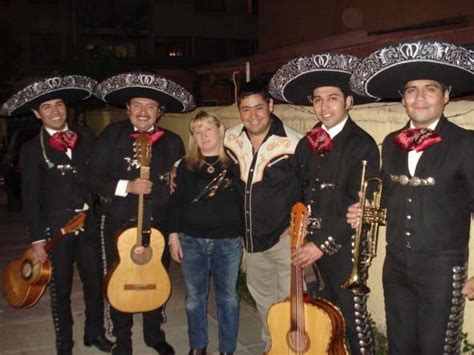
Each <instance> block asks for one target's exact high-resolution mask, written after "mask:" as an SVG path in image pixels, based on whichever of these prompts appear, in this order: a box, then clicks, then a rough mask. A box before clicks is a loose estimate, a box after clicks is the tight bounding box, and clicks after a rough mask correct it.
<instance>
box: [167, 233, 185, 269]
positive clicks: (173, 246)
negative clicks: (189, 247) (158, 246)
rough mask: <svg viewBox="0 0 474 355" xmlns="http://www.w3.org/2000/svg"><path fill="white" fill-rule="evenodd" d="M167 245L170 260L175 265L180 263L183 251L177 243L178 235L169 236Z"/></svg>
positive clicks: (178, 242) (179, 243)
mask: <svg viewBox="0 0 474 355" xmlns="http://www.w3.org/2000/svg"><path fill="white" fill-rule="evenodd" d="M168 245H169V248H170V255H171V258H172V259H173V260H174V261H176V262H177V263H181V260H183V249H182V248H181V242H180V241H179V234H178V233H171V234H170V236H169V239H168Z"/></svg>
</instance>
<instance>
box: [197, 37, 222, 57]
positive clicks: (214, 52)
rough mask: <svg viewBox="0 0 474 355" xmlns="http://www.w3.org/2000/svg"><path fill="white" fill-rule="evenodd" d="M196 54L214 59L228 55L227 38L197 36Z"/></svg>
mask: <svg viewBox="0 0 474 355" xmlns="http://www.w3.org/2000/svg"><path fill="white" fill-rule="evenodd" d="M195 54H196V56H197V57H201V58H209V59H212V60H213V61H216V60H219V59H223V58H225V57H226V40H225V39H218V38H196V44H195Z"/></svg>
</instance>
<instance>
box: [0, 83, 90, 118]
mask: <svg viewBox="0 0 474 355" xmlns="http://www.w3.org/2000/svg"><path fill="white" fill-rule="evenodd" d="M96 85H97V81H95V80H94V79H92V78H89V77H87V76H81V75H68V76H54V77H49V78H44V79H41V80H36V81H34V82H33V83H31V84H29V85H27V86H26V87H25V88H23V89H21V90H20V91H18V92H17V93H16V94H14V95H13V96H12V97H10V98H9V99H8V100H7V101H5V103H4V104H3V105H2V107H1V109H0V115H2V116H20V115H25V114H27V113H30V112H31V109H32V108H36V107H38V106H39V105H40V104H41V103H42V102H45V101H48V100H54V99H63V100H64V102H65V103H67V104H72V103H75V102H78V101H81V100H85V99H87V98H88V97H90V96H91V95H92V93H93V91H94V88H95V86H96Z"/></svg>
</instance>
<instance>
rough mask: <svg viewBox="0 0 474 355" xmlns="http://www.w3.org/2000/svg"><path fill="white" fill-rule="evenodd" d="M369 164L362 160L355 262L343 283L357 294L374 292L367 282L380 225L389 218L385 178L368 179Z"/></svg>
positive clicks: (354, 250)
mask: <svg viewBox="0 0 474 355" xmlns="http://www.w3.org/2000/svg"><path fill="white" fill-rule="evenodd" d="M366 167H367V160H362V176H361V182H360V191H361V197H360V200H359V204H360V208H361V214H360V217H359V220H358V222H359V223H358V224H357V229H356V233H355V236H354V247H353V249H352V256H353V262H354V265H353V266H352V272H351V275H350V277H349V278H348V279H347V281H346V282H344V284H342V285H341V287H342V288H344V289H346V290H349V291H351V292H353V293H354V294H356V295H361V294H368V293H369V292H370V288H369V287H368V286H367V277H368V270H369V267H370V265H371V264H372V259H373V258H374V257H375V256H377V242H378V234H379V226H380V225H383V226H384V225H385V224H386V221H387V209H386V208H380V201H381V197H382V180H381V179H379V178H369V179H366V178H365V170H366ZM369 184H375V190H374V193H373V197H372V205H371V206H368V205H366V199H367V196H366V195H367V188H368V186H369Z"/></svg>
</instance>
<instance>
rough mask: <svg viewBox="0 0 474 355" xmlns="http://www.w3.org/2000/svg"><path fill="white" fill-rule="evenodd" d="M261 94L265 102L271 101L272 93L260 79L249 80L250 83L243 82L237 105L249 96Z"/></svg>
mask: <svg viewBox="0 0 474 355" xmlns="http://www.w3.org/2000/svg"><path fill="white" fill-rule="evenodd" d="M252 95H260V96H261V97H262V98H263V100H265V102H267V103H268V102H270V99H271V97H270V94H269V93H268V90H267V88H266V86H265V85H264V84H262V83H261V82H258V81H249V82H248V83H244V84H242V86H241V87H240V89H239V92H238V94H237V106H239V105H240V102H241V101H242V100H243V99H245V98H246V97H248V96H252Z"/></svg>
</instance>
